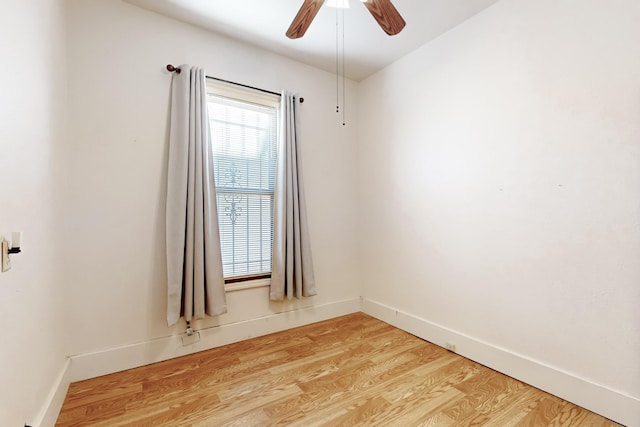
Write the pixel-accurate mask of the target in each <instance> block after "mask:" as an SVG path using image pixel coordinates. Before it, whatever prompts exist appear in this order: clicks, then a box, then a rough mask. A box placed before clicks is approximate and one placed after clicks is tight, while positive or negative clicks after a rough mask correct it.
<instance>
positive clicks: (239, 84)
mask: <svg viewBox="0 0 640 427" xmlns="http://www.w3.org/2000/svg"><path fill="white" fill-rule="evenodd" d="M167 70H168V71H169V72H174V71H175V72H176V73H178V74H180V71H182V70H180V68H178V67H174V66H173V65H171V64H168V65H167ZM206 77H207V78H208V79H211V80H217V81H219V82H224V83H229V84H232V85H236V86H242V87H246V88H247V89H253V90H258V91H260V92H264V93H270V94H272V95H277V96H280V94H279V93H278V92H272V91H270V90H266V89H260V88H259V87H254V86H249V85H244V84H242V83H236V82H232V81H230V80H224V79H219V78H217V77H211V76H206ZM298 99H299V100H300V103H301V104H302V103H303V102H304V98H302V97H300V98H298Z"/></svg>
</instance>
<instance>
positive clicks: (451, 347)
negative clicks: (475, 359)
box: [444, 342, 456, 353]
mask: <svg viewBox="0 0 640 427" xmlns="http://www.w3.org/2000/svg"><path fill="white" fill-rule="evenodd" d="M444 347H445V348H446V349H447V350H449V351H451V352H453V353H455V352H456V345H455V344H453V343H450V342H448V343H446V344H445V345H444Z"/></svg>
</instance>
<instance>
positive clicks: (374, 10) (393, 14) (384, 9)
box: [287, 0, 405, 39]
mask: <svg viewBox="0 0 640 427" xmlns="http://www.w3.org/2000/svg"><path fill="white" fill-rule="evenodd" d="M360 1H361V2H362V3H364V5H365V6H366V7H367V9H369V12H371V15H373V17H374V18H375V20H376V21H377V22H378V25H380V27H381V28H382V30H383V31H384V32H385V33H387V34H389V35H390V36H393V35H396V34H398V33H399V32H400V31H402V29H403V28H404V26H405V22H404V19H402V16H400V13H399V12H398V10H397V9H396V8H395V6H394V5H393V4H392V3H391V0H360ZM324 2H325V0H304V3H302V6H301V7H300V10H299V11H298V14H297V15H296V17H295V18H293V22H292V23H291V26H289V29H288V30H287V37H289V38H290V39H297V38H300V37H302V36H304V33H305V32H306V31H307V28H309V25H311V21H313V18H315V16H316V14H317V13H318V11H319V10H320V8H321V7H322V5H323V4H324Z"/></svg>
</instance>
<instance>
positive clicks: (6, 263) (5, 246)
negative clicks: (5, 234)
mask: <svg viewBox="0 0 640 427" xmlns="http://www.w3.org/2000/svg"><path fill="white" fill-rule="evenodd" d="M0 244H2V256H0V258H2V259H0V262H1V263H2V272H3V273H4V272H5V271H9V270H11V260H10V259H9V242H7V241H6V240H4V239H2V242H0Z"/></svg>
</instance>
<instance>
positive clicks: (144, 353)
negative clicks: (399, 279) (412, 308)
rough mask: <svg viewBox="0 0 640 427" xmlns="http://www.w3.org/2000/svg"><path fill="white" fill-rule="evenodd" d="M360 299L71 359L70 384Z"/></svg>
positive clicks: (327, 314) (280, 326)
mask: <svg viewBox="0 0 640 427" xmlns="http://www.w3.org/2000/svg"><path fill="white" fill-rule="evenodd" d="M361 303H362V301H361V299H360V298H353V299H349V300H344V301H338V302H333V303H328V304H324V305H319V306H311V307H306V308H301V309H297V310H291V311H286V312H282V313H277V314H272V315H269V316H265V317H260V318H257V319H251V320H246V321H242V322H237V323H232V324H226V325H220V326H216V327H211V328H207V329H200V330H199V333H200V341H198V342H196V343H194V344H191V345H188V346H183V345H182V339H181V338H182V336H177V335H176V336H168V337H163V338H158V339H155V340H151V341H145V342H140V343H136V344H132V345H127V346H123V347H117V348H111V349H108V350H104V351H99V352H95V353H89V354H82V355H78V356H72V357H71V369H70V371H71V374H70V379H71V382H74V381H81V380H85V379H89V378H94V377H98V376H101V375H106V374H111V373H114V372H119V371H124V370H126V369H131V368H136V367H139V366H144V365H149V364H151V363H156V362H161V361H163V360H168V359H173V358H175V357H179V356H184V355H187V354H192V353H197V352H199V351H203V350H208V349H211V348H215V347H220V346H223V345H227V344H231V343H234V342H238V341H243V340H246V339H249V338H255V337H259V336H263V335H267V334H271V333H274V332H279V331H283V330H286V329H291V328H295V327H298V326H304V325H308V324H310V323H315V322H320V321H322V320H327V319H332V318H334V317H338V316H343V315H346V314H350V313H355V312H358V311H361Z"/></svg>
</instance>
